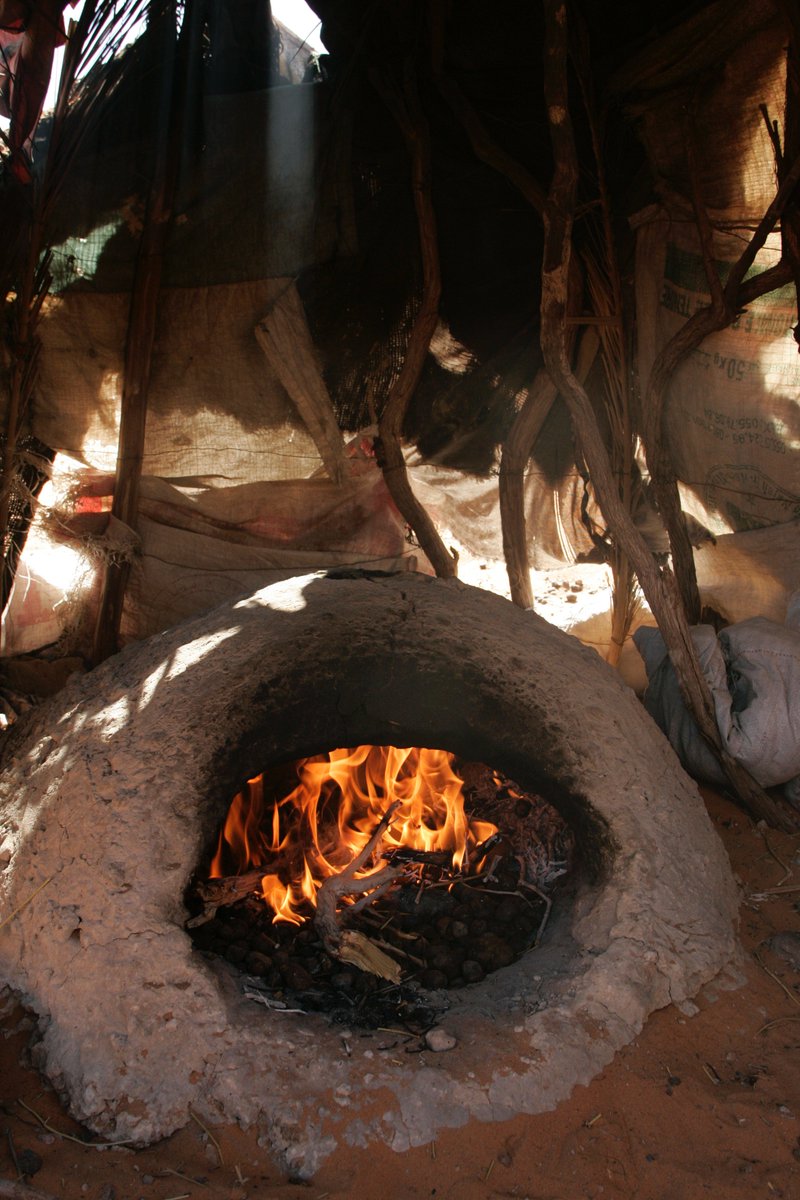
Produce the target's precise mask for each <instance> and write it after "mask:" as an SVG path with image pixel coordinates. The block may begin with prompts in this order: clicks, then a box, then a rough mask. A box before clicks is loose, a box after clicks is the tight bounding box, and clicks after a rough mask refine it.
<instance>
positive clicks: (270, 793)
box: [209, 746, 497, 924]
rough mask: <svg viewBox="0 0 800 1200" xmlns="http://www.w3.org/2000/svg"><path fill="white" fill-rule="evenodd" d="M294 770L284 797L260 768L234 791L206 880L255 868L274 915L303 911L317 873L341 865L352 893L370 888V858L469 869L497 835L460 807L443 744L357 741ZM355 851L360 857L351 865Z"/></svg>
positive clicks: (458, 784) (292, 917)
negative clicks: (365, 743) (431, 747)
mask: <svg viewBox="0 0 800 1200" xmlns="http://www.w3.org/2000/svg"><path fill="white" fill-rule="evenodd" d="M295 769H296V773H297V779H298V782H297V784H296V786H295V787H293V788H292V789H291V791H289V792H288V794H286V795H284V796H280V795H279V794H278V793H276V788H275V785H276V784H280V782H281V781H280V778H279V777H276V776H277V773H275V774H273V776H272V777H271V778H270V780H269V781H267V783H266V790H265V779H264V776H263V775H259V776H257V777H256V778H255V779H251V780H249V781H248V783H247V787H246V788H245V789H244V790H243V791H241V792H239V793H238V794H237V795H236V796H235V797H234V800H233V802H232V804H231V807H230V809H229V812H228V815H227V818H226V820H225V824H224V827H223V830H222V832H221V834H220V838H219V843H218V846H217V852H216V854H215V855H214V858H213V861H212V863H211V870H210V871H209V876H210V878H211V879H220V878H225V877H229V876H231V875H236V876H239V877H241V876H243V875H246V877H247V883H248V884H249V883H250V881H251V876H252V877H253V878H254V877H255V875H256V874H259V873H260V874H259V887H260V891H261V894H262V896H263V898H264V900H265V901H266V903H267V904H268V905H269V907H270V908H271V909H272V911H273V913H274V917H273V920H274V921H276V922H277V921H292V922H294V923H295V924H300V923H301V922H302V921H303V920H306V919H308V918H309V917H310V916H311V915H312V913H313V909H314V908H315V907H316V905H317V894H318V892H319V890H320V888H322V887H323V885H324V883H325V880H326V879H331V878H332V877H337V878H340V877H341V876H342V874H343V873H344V872H349V873H350V874H351V875H352V881H353V883H356V882H358V883H359V887H357V888H356V887H354V888H353V889H352V892H351V893H350V894H351V895H352V894H356V893H359V892H360V893H365V892H368V891H369V890H370V889H369V888H368V887H367V886H366V885H367V882H368V880H369V877H370V876H371V875H373V874H377V870H376V867H377V864H379V863H380V862H381V861H382V860H389V861H399V860H400V858H401V852H403V851H405V852H407V853H406V854H405V855H404V856H403V858H404V861H405V864H406V871H405V873H406V874H407V875H408V874H411V873H412V871H413V866H414V864H415V863H416V864H419V866H420V867H422V866H424V865H434V864H435V865H436V866H438V867H441V868H442V869H443V870H444V871H445V872H446V873H448V874H450V873H456V874H458V873H464V872H468V871H469V869H470V867H471V866H473V867H480V865H481V863H483V862H484V861H485V859H486V852H485V850H484V847H486V846H487V845H488V844H489V843H490V839H492V838H493V837H494V835H496V834H497V828H496V826H494V825H493V824H490V823H488V822H486V821H480V820H477V819H476V818H474V817H472V818H469V817H468V816H467V815H466V812H465V809H464V793H463V781H462V780H461V779H460V778H459V776H458V775H457V774H456V773H455V771H454V769H453V756H452V755H451V754H449V753H448V752H447V751H445V750H428V749H398V748H396V747H394V746H358V747H356V749H354V750H333V751H331V753H330V754H329V755H317V756H316V757H314V758H305V759H301V760H299V761H298V762H297V763H296V764H295ZM270 785H271V786H270ZM379 826H380V829H379ZM359 856H362V857H363V858H364V860H365V861H364V863H363V864H359V866H358V867H356V869H355V870H354V869H353V864H354V862H355V861H356V860H358V859H359ZM417 873H418V874H421V871H418V872H417ZM242 882H244V880H243V881H242ZM340 894H341V895H342V896H345V895H346V893H345V892H344V891H341V892H340Z"/></svg>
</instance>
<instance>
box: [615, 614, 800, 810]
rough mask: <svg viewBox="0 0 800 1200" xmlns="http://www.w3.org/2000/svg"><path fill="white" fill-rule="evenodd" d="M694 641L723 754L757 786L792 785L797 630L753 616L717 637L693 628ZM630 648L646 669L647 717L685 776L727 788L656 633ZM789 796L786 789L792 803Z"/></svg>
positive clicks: (799, 771)
mask: <svg viewBox="0 0 800 1200" xmlns="http://www.w3.org/2000/svg"><path fill="white" fill-rule="evenodd" d="M792 611H793V610H792ZM692 640H693V641H694V644H695V649H696V651H697V655H698V658H699V660H700V665H701V668H702V671H703V674H704V676H705V678H706V680H707V682H708V685H709V688H710V689H711V694H712V697H713V701H714V709H715V714H716V718H717V725H718V728H719V732H720V736H721V738H722V742H723V744H724V745H725V747H726V748H727V750H728V752H729V753H730V754H731V755H732V756H733V757H734V758H735V759H737V761H738V762H740V763H741V764H742V765H743V766H744V767H746V768H747V770H748V771H749V772H750V773H751V775H753V777H754V778H755V779H756V780H757V781H758V783H760V784H761V785H762V786H763V787H774V786H777V785H780V784H787V783H791V781H794V780H795V777H796V776H798V775H800V629H798V628H793V627H791V625H780V624H778V623H777V622H775V621H769V620H767V619H766V618H765V617H752V618H751V619H750V620H748V621H741V622H739V623H738V624H736V625H730V626H728V628H726V629H723V630H722V632H721V633H720V634H719V635H717V634H715V632H714V629H713V628H712V626H710V625H698V626H696V627H695V628H694V629H693V630H692ZM634 642H635V643H636V646H637V648H638V650H639V652H640V654H641V655H642V658H643V659H644V662H645V667H646V669H647V676H648V686H647V691H646V692H645V697H644V701H645V707H646V708H647V710H648V712H649V713H650V715H651V716H652V717H653V719H654V720H655V721H656V723H657V724H658V725H659V726H660V728H661V729H662V730H663V732H664V733H665V734H666V735H667V737H668V738H669V740H670V742H671V743H672V746H673V748H674V749H675V750H676V752H677V753H678V755H679V757H680V759H681V761H682V763H683V765H684V766H685V767H686V769H687V770H688V771H690V772H691V773H692V774H693V775H696V776H697V777H698V778H700V779H703V780H706V781H707V782H709V783H717V784H722V783H725V776H724V775H723V773H722V771H721V769H720V767H719V765H718V763H717V762H716V759H715V758H714V756H713V754H712V753H711V751H710V750H709V748H708V747H707V745H706V743H705V741H704V740H703V738H702V736H701V734H700V732H699V730H698V728H697V726H696V724H695V722H694V719H693V718H692V717H691V716H690V714H689V712H688V711H687V709H686V707H685V705H684V703H683V699H682V697H681V694H680V690H679V688H678V680H677V676H676V675H675V671H674V669H673V667H672V663H671V662H670V660H669V656H668V654H667V651H666V647H665V645H664V640H663V638H662V636H661V634H660V632H659V631H658V630H657V629H648V628H644V627H643V628H641V629H638V630H637V631H636V633H635V634H634ZM794 791H796V785H795V784H794V783H791V786H790V787H789V788H787V789H786V794H787V796H788V797H789V798H790V799H791V798H792V795H793V793H794Z"/></svg>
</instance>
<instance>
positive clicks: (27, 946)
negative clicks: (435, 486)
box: [0, 574, 736, 1174]
mask: <svg viewBox="0 0 800 1200" xmlns="http://www.w3.org/2000/svg"><path fill="white" fill-rule="evenodd" d="M362 742H364V743H374V744H377V745H401V746H402V745H435V746H438V747H441V748H443V749H447V750H451V751H453V752H455V753H457V754H461V755H463V756H465V757H467V758H471V759H480V760H482V761H484V762H486V763H489V764H491V765H492V766H494V767H497V768H498V769H501V770H503V771H507V772H508V773H509V774H510V775H512V776H513V777H514V778H517V779H519V780H520V782H521V783H523V784H524V785H526V786H529V787H531V788H534V789H536V790H538V791H540V792H541V793H542V794H544V795H546V796H548V797H549V798H552V799H553V801H554V803H556V804H557V805H558V807H559V809H560V811H561V812H562V814H563V815H564V816H565V818H566V819H567V820H568V821H569V823H570V825H571V827H572V830H573V833H574V836H575V839H576V842H577V845H578V848H579V861H580V869H579V872H578V874H577V878H576V879H575V880H574V882H573V885H572V888H571V893H570V895H569V897H568V902H566V903H561V904H560V905H559V906H558V907H557V910H556V911H555V913H554V916H553V918H552V919H551V922H550V925H549V927H548V931H547V937H546V939H545V943H544V944H543V945H542V946H541V947H540V948H539V949H537V950H536V951H535V952H533V953H529V954H528V955H525V956H524V957H523V958H521V959H520V960H519V961H517V962H516V963H514V964H512V965H511V966H509V967H507V968H505V969H503V970H501V971H498V972H496V973H495V974H493V975H491V976H489V977H487V978H486V979H485V980H484V981H482V982H481V983H477V984H475V985H473V986H470V987H466V988H463V989H461V990H459V991H458V992H454V993H452V994H451V996H450V1008H449V1011H448V1012H447V1014H446V1023H447V1028H448V1030H449V1031H450V1032H451V1033H452V1034H453V1035H454V1037H455V1038H456V1039H457V1045H456V1047H455V1049H453V1050H451V1051H449V1052H448V1053H447V1054H439V1055H434V1054H430V1053H422V1054H415V1055H406V1054H398V1053H397V1052H396V1050H394V1049H393V1047H392V1044H391V1043H392V1039H391V1037H390V1036H387V1035H386V1034H383V1033H380V1032H379V1033H374V1034H370V1035H367V1036H348V1031H347V1030H346V1029H343V1028H342V1027H341V1026H334V1025H332V1024H329V1023H328V1022H326V1020H325V1019H324V1018H322V1017H316V1016H310V1015H298V1014H292V1013H287V1012H280V1011H274V1010H269V1009H266V1008H264V1007H261V1006H258V1005H256V1004H254V1003H252V1002H251V1001H249V1000H247V999H246V998H245V997H244V996H243V995H242V989H241V986H240V980H239V978H238V976H237V974H236V972H234V971H231V970H229V969H227V968H226V967H225V966H224V964H221V965H214V964H212V963H210V962H209V961H208V960H207V959H206V958H205V957H204V956H203V955H201V954H199V953H198V952H197V951H195V950H193V948H192V944H191V941H190V939H189V936H188V935H187V933H186V931H185V922H186V917H187V913H186V910H185V907H184V894H185V889H186V885H187V880H188V879H189V877H190V875H191V873H192V872H193V871H194V870H195V869H196V866H197V863H198V859H199V857H200V856H201V854H202V852H203V849H204V847H206V846H207V844H208V841H209V838H210V837H211V836H212V835H213V831H214V830H215V829H216V828H217V827H218V825H219V822H220V820H221V818H222V816H223V814H224V812H225V809H226V807H227V805H228V803H229V801H230V797H231V795H232V794H233V793H234V792H235V790H236V788H237V787H238V786H239V784H240V782H241V780H242V779H243V778H246V777H248V776H249V775H251V774H256V773H257V772H259V771H262V770H264V769H265V768H266V767H268V766H269V765H270V764H271V763H275V762H278V761H282V760H286V759H288V758H292V757H300V756H302V755H306V754H314V753H317V752H319V751H321V750H326V749H331V748H333V747H337V746H349V745H356V744H359V743H362ZM2 793H3V801H4V811H5V812H6V813H7V814H8V815H7V817H6V824H5V826H4V828H3V829H2V830H1V831H0V834H1V835H2V860H3V861H4V869H3V870H2V873H0V894H1V895H2V908H3V912H4V913H11V912H16V915H15V916H14V918H13V920H11V921H9V922H8V923H7V924H5V926H4V927H3V928H2V930H0V962H2V972H3V978H4V979H5V980H6V981H7V983H8V985H9V986H10V988H11V989H12V990H13V991H14V992H15V993H17V994H19V995H20V996H21V997H22V999H23V1000H24V1002H25V1003H26V1004H28V1005H29V1006H30V1007H31V1008H32V1009H33V1010H34V1012H35V1013H36V1014H37V1016H38V1020H39V1035H40V1040H39V1043H38V1046H37V1056H38V1062H39V1064H40V1065H41V1067H42V1069H43V1070H44V1071H45V1072H46V1074H47V1075H48V1076H49V1077H50V1078H51V1079H52V1080H53V1082H54V1084H55V1085H56V1086H57V1087H58V1088H59V1090H61V1091H62V1092H63V1093H64V1094H65V1095H66V1097H67V1098H68V1102H69V1106H70V1108H71V1110H72V1112H73V1113H74V1115H75V1116H76V1117H77V1118H78V1119H80V1120H81V1121H83V1122H85V1123H86V1124H87V1125H88V1126H89V1127H90V1128H91V1129H93V1130H96V1131H98V1132H102V1134H103V1135H104V1136H107V1137H108V1138H110V1139H111V1140H114V1139H116V1138H132V1139H134V1140H136V1141H140V1142H146V1141H150V1140H153V1139H156V1138H158V1137H161V1136H164V1135H166V1134H168V1133H170V1132H171V1131H173V1130H174V1129H176V1128H178V1127H179V1126H181V1125H182V1124H184V1123H186V1121H187V1120H188V1119H189V1110H190V1108H191V1109H193V1111H195V1112H197V1113H199V1114H200V1115H201V1116H203V1117H204V1118H205V1119H208V1120H211V1121H213V1120H215V1119H223V1118H224V1119H229V1120H230V1119H234V1120H238V1121H241V1122H242V1123H246V1124H250V1123H259V1125H260V1126H262V1127H263V1133H264V1136H265V1138H266V1139H267V1142H268V1144H269V1145H270V1146H271V1147H272V1149H273V1151H274V1152H275V1153H276V1155H278V1156H279V1157H281V1158H282V1160H283V1162H284V1163H285V1165H287V1166H288V1167H290V1168H291V1169H294V1170H295V1171H297V1172H298V1173H300V1174H303V1173H305V1174H308V1173H311V1172H313V1171H314V1169H315V1168H316V1166H317V1164H318V1163H319V1161H320V1159H321V1158H322V1157H324V1155H325V1154H326V1153H327V1152H328V1151H329V1150H330V1149H331V1148H332V1146H333V1145H334V1144H335V1142H336V1141H337V1140H344V1141H349V1142H350V1143H352V1144H356V1143H357V1144H363V1143H365V1142H367V1141H369V1140H371V1139H376V1138H380V1139H383V1140H385V1141H388V1142H389V1143H390V1144H391V1145H393V1146H395V1147H396V1148H398V1149H402V1148H404V1147H406V1146H408V1145H412V1144H419V1143H421V1142H424V1141H426V1140H428V1139H430V1138H431V1137H432V1136H433V1135H434V1134H435V1132H436V1129H437V1128H441V1127H444V1126H457V1125H460V1124H462V1123H464V1122H465V1121H466V1120H467V1119H468V1118H470V1117H478V1118H479V1119H483V1120H487V1121H488V1120H501V1119H504V1118H507V1117H509V1116H511V1115H512V1114H514V1113H519V1112H525V1113H535V1112H540V1111H544V1110H547V1109H550V1108H552V1107H554V1106H555V1105H556V1104H557V1103H558V1102H559V1101H560V1100H561V1099H562V1098H564V1097H565V1096H567V1095H568V1094H569V1093H570V1091H571V1090H572V1088H573V1087H574V1086H575V1085H576V1084H577V1083H585V1082H587V1081H588V1080H589V1079H590V1078H591V1077H592V1076H593V1075H594V1074H596V1073H597V1072H598V1071H599V1070H600V1069H601V1068H602V1067H603V1065H605V1063H607V1062H608V1061H609V1060H610V1058H611V1057H612V1056H613V1054H614V1052H615V1051H616V1050H617V1049H618V1048H619V1047H620V1046H622V1045H624V1044H625V1043H627V1042H628V1041H629V1040H630V1039H631V1038H632V1037H634V1036H635V1034H636V1033H637V1032H638V1031H639V1029H640V1028H641V1026H642V1024H643V1022H644V1020H645V1019H646V1017H647V1016H648V1014H649V1013H650V1012H652V1011H654V1010H655V1009H657V1008H659V1007H661V1006H663V1005H665V1004H668V1003H669V1002H671V1001H676V1002H680V1001H682V1000H684V999H686V998H687V997H690V996H692V995H693V994H694V993H696V991H697V990H698V988H699V987H700V986H701V985H702V984H703V983H704V982H705V981H707V980H708V979H710V978H711V977H713V976H714V975H715V974H716V973H717V972H718V971H719V970H720V968H721V967H722V966H723V965H724V964H725V963H726V962H727V961H728V959H729V958H730V956H731V954H732V952H733V948H734V932H733V923H734V919H735V911H736V894H735V887H734V884H733V881H732V878H731V875H730V872H729V868H728V865H727V861H726V859H725V856H724V852H723V850H722V847H721V845H720V844H719V842H718V840H717V838H716V835H715V833H714V831H713V829H712V828H711V825H710V823H709V820H708V817H707V815H706V813H705V810H704V808H703V805H702V803H701V801H700V798H699V796H698V793H697V789H696V787H695V785H694V784H693V783H692V782H691V781H690V780H689V779H688V777H687V776H686V775H684V774H683V772H682V771H681V769H680V767H679V766H678V763H677V760H676V759H675V757H674V755H673V753H672V751H671V750H670V748H669V746H668V745H667V743H666V741H665V740H664V739H663V738H662V737H661V735H660V734H659V733H658V731H657V730H656V729H655V727H654V726H653V725H652V723H651V722H650V720H649V718H648V717H647V716H646V715H645V714H644V712H643V711H642V710H641V708H640V706H639V704H638V702H637V700H636V698H635V696H634V695H633V693H631V692H630V691H629V690H628V689H626V688H625V687H624V685H622V684H621V683H620V682H619V680H618V678H617V676H616V675H615V673H614V672H613V671H612V670H611V669H609V668H608V667H607V666H606V665H605V664H604V663H602V662H601V661H600V659H599V658H598V657H597V656H596V655H595V654H594V653H593V652H592V651H591V650H587V649H585V648H583V647H581V646H580V645H579V643H577V642H576V641H575V640H574V639H572V638H570V637H568V636H566V635H564V634H562V633H561V632H559V631H558V630H556V629H554V628H553V627H551V626H550V625H548V624H547V623H546V622H545V621H543V620H542V619H540V618H539V617H537V616H536V615H534V614H533V613H528V612H523V611H521V610H520V609H518V608H515V607H514V606H512V605H511V604H510V603H508V602H507V601H505V600H502V599H500V598H498V597H496V596H493V595H491V594H489V593H486V592H481V591H478V590H476V589H472V588H468V587H465V586H464V585H462V584H459V583H458V582H456V581H443V580H438V579H430V578H427V577H423V576H416V575H411V574H401V575H391V576H381V575H375V576H368V575H366V576H365V575H357V574H356V575H353V574H349V575H348V574H344V575H312V576H307V577H303V578H300V579H293V580H289V581H286V582H283V583H278V584H275V585H274V586H272V587H269V588H266V589H263V590H261V591H259V592H256V593H255V594H254V595H252V596H249V597H247V598H245V599H242V600H240V601H239V602H238V603H234V604H229V605H225V606H223V607H221V608H218V609H216V610H214V611H213V612H211V613H208V614H205V615H203V616H201V617H199V618H197V619H195V620H193V621H190V622H188V623H185V624H183V625H181V626H179V627H177V628H174V629H171V630H169V631H167V632H165V633H163V634H159V635H157V636H156V637H154V638H151V639H150V640H149V641H147V642H144V643H140V644H137V645H134V646H131V647H130V648H128V649H127V650H126V651H124V652H123V653H122V654H121V655H119V656H117V657H116V658H114V659H112V660H109V661H108V662H106V663H105V664H104V665H103V666H102V667H100V668H98V669H97V670H96V671H94V672H93V673H92V674H91V675H89V676H86V677H84V678H82V679H80V680H77V681H76V682H75V683H73V684H72V685H70V686H69V688H68V689H67V690H66V691H65V692H63V693H62V694H61V695H60V696H59V697H57V698H56V699H55V700H54V701H53V702H51V703H50V704H49V705H48V706H46V707H44V708H42V709H40V710H38V711H37V712H36V713H35V714H34V715H33V717H32V718H31V719H30V720H29V721H28V722H27V723H26V724H25V726H24V727H23V728H19V729H18V730H17V731H16V732H15V733H14V734H13V735H12V737H11V739H10V742H9V745H8V747H7V750H6V757H5V762H4V777H3V781H2Z"/></svg>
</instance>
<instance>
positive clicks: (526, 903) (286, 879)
mask: <svg viewBox="0 0 800 1200" xmlns="http://www.w3.org/2000/svg"><path fill="white" fill-rule="evenodd" d="M571 856H572V837H571V834H570V831H569V830H568V828H567V826H566V825H565V823H564V822H563V820H562V819H561V817H560V816H559V815H558V813H557V812H556V811H555V809H554V808H552V807H551V806H550V805H549V804H548V803H546V802H545V801H544V800H542V799H541V798H540V797H538V796H534V795H531V794H529V793H525V792H524V791H523V790H522V789H521V788H520V787H518V786H517V785H516V784H514V783H513V781H511V780H509V779H507V778H506V777H504V776H502V775H500V774H499V773H497V772H495V771H492V770H490V769H489V768H488V767H486V766H484V765H482V764H475V763H458V764H457V763H456V762H455V760H454V759H453V757H452V756H451V755H450V754H448V753H446V752H445V751H440V750H399V749H395V748H393V747H374V746H361V747H358V748H357V749H355V750H337V751H333V752H332V753H331V754H330V755H318V756H316V757H314V758H309V759H303V760H300V761H299V762H298V763H295V764H290V765H289V766H286V767H280V768H275V769H272V770H270V771H269V772H268V773H267V774H265V775H264V776H259V777H258V778H257V779H255V780H251V781H250V782H249V783H248V785H247V787H246V788H244V789H243V790H242V791H241V792H240V793H239V794H238V795H237V796H236V797H235V798H234V800H233V802H232V804H231V808H230V810H229V812H228V815H227V818H226V820H225V823H224V826H223V829H222V831H221V833H220V835H219V838H218V843H217V846H216V850H215V853H214V856H213V860H212V865H211V869H210V871H209V873H208V875H209V876H210V877H207V878H204V879H200V880H199V881H197V882H196V883H195V885H194V887H193V889H192V890H191V891H190V895H189V897H188V900H189V905H190V907H191V908H192V909H193V911H195V912H196V913H197V915H196V916H195V917H193V919H192V920H191V921H190V923H189V924H190V926H192V936H193V938H194V941H195V945H196V947H197V949H198V950H203V951H208V952H211V953H213V954H216V955H220V956H222V957H224V958H226V959H227V960H228V962H230V963H233V964H235V965H236V966H238V967H240V968H241V970H243V971H244V972H245V973H246V974H247V975H248V976H249V977H250V979H249V980H248V985H247V986H248V988H250V989H251V990H252V989H253V988H255V989H256V990H257V991H258V992H259V993H260V994H261V995H262V997H265V1000H264V1002H265V1003H267V1002H268V1003H270V1004H278V1005H280V1004H286V1003H289V1004H290V1005H291V1006H301V1007H303V1008H305V1009H316V1010H322V1011H326V1012H329V1013H332V1014H333V1015H334V1016H337V1017H338V1016H341V1018H342V1019H346V1020H348V1021H355V1022H357V1023H360V1024H362V1025H372V1026H374V1025H382V1024H384V1025H385V1024H386V1023H387V1022H388V1023H390V1024H391V1023H392V1022H393V1021H403V1022H405V1023H406V1024H408V1023H409V1022H411V1024H415V1023H416V1024H417V1025H420V1026H424V1025H425V1024H426V1022H427V1021H428V1019H429V1016H430V1004H431V997H430V994H429V990H430V989H441V988H449V987H460V986H464V985H466V984H470V983H477V982H479V981H480V980H481V979H483V977H484V976H485V975H486V974H488V973H489V972H491V971H494V970H496V969H498V968H500V967H504V966H507V965H509V964H510V963H512V962H513V961H514V960H515V959H517V958H519V957H520V955H522V954H524V953H525V952H526V951H527V950H529V949H530V948H532V947H533V946H535V945H536V944H537V942H538V940H539V938H540V937H541V934H542V931H543V929H544V925H545V922H546V920H547V916H548V913H549V910H550V903H551V901H550V895H549V893H550V891H551V889H552V887H553V885H554V883H555V881H556V880H557V879H558V878H559V877H560V876H562V875H564V874H565V873H566V871H567V870H568V867H569V864H570V859H571ZM198 909H201V910H202V911H199V912H198Z"/></svg>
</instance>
